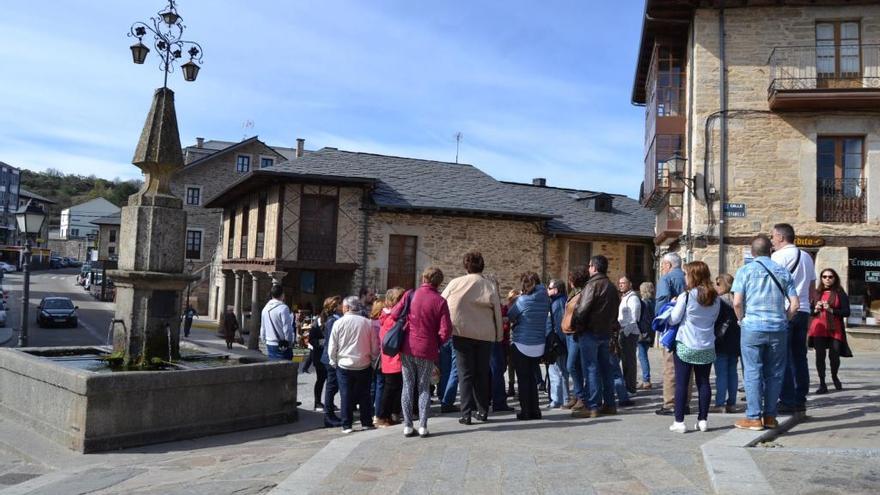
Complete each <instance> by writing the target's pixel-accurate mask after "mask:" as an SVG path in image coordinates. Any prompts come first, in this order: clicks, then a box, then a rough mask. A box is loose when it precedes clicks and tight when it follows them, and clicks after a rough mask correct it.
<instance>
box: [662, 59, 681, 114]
mask: <svg viewBox="0 0 880 495" xmlns="http://www.w3.org/2000/svg"><path fill="white" fill-rule="evenodd" d="M682 52H683V50H682V49H681V48H677V47H668V46H658V47H657V53H656V62H657V81H656V92H657V95H656V98H657V116H658V117H670V116H675V115H680V114H681V102H682V101H683V100H684V77H683V73H684V70H683V67H684V64H683V63H682V60H683V58H684V57H683V53H682Z"/></svg>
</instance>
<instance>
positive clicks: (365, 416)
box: [336, 368, 373, 428]
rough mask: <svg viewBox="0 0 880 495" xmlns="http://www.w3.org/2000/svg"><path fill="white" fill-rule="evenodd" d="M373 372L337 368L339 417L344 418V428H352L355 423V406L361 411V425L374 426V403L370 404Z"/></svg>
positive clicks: (369, 370) (370, 370) (367, 369)
mask: <svg viewBox="0 0 880 495" xmlns="http://www.w3.org/2000/svg"><path fill="white" fill-rule="evenodd" d="M372 374H373V370H372V369H370V368H365V369H362V370H347V369H343V368H336V379H337V381H338V382H339V402H341V404H340V408H339V409H340V411H339V415H340V416H341V417H342V427H343V428H351V427H352V423H353V422H354V406H355V404H357V405H358V407H360V410H361V425H363V426H364V427H369V426H372V425H373V403H372V402H370V382H371V381H372V378H373V377H372Z"/></svg>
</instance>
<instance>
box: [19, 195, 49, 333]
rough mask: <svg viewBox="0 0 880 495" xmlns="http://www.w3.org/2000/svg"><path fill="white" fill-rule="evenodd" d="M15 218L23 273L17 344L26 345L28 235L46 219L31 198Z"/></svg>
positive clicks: (29, 248) (29, 272)
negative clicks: (22, 240)
mask: <svg viewBox="0 0 880 495" xmlns="http://www.w3.org/2000/svg"><path fill="white" fill-rule="evenodd" d="M15 220H16V222H17V223H18V231H19V232H21V235H22V236H24V244H23V249H22V251H21V271H22V273H23V275H24V280H23V281H22V291H21V292H22V294H21V331H20V332H19V334H18V346H19V347H27V345H28V307H29V300H30V297H31V290H30V289H31V287H30V285H31V269H30V261H31V240H30V238H29V237H28V236H29V235H31V234H37V235H39V233H40V230H41V229H42V228H43V222H44V221H45V220H46V213H45V212H44V211H43V209H42V208H40V207H39V206H37V205H35V204H34V203H33V201H32V200H28V202H27V204H26V205H25V206H24V208H21V209H20V210H18V211H17V212H16V213H15Z"/></svg>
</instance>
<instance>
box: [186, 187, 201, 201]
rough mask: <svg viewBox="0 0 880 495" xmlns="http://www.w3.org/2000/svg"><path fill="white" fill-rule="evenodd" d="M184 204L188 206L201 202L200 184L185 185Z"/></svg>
mask: <svg viewBox="0 0 880 495" xmlns="http://www.w3.org/2000/svg"><path fill="white" fill-rule="evenodd" d="M186 204H187V205H188V206H200V205H201V204H202V188H201V187H200V186H186Z"/></svg>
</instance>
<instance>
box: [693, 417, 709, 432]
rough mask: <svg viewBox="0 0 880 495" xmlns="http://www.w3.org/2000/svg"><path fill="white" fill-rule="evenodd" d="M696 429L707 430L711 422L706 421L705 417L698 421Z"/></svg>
mask: <svg viewBox="0 0 880 495" xmlns="http://www.w3.org/2000/svg"><path fill="white" fill-rule="evenodd" d="M694 429H696V430H700V431H707V430H708V429H709V422H708V421H706V420H705V419H701V420H699V421H697V424H696V425H694Z"/></svg>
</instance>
